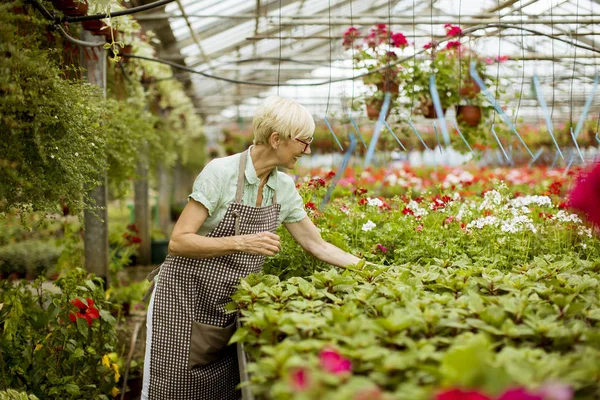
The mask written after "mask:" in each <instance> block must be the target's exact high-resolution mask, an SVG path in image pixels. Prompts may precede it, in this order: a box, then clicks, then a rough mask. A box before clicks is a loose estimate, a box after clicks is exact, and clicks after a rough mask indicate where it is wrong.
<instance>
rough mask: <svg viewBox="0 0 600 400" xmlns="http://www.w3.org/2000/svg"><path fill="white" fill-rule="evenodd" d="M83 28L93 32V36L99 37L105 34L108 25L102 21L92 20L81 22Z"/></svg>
mask: <svg viewBox="0 0 600 400" xmlns="http://www.w3.org/2000/svg"><path fill="white" fill-rule="evenodd" d="M81 26H82V27H83V29H85V30H86V31H90V32H92V34H97V35H100V34H103V33H104V30H105V29H107V28H105V27H106V26H107V25H106V24H105V23H104V21H102V20H101V19H90V20H86V21H81ZM100 32H102V33H100Z"/></svg>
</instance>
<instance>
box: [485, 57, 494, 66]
mask: <svg viewBox="0 0 600 400" xmlns="http://www.w3.org/2000/svg"><path fill="white" fill-rule="evenodd" d="M485 63H486V64H487V65H490V64H493V63H494V59H493V58H492V57H486V58H485Z"/></svg>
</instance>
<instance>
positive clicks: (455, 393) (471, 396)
mask: <svg viewBox="0 0 600 400" xmlns="http://www.w3.org/2000/svg"><path fill="white" fill-rule="evenodd" d="M435 400H491V399H490V398H489V397H488V396H486V395H485V394H481V393H479V392H475V391H462V390H460V389H451V390H447V391H445V392H441V393H438V394H436V395H435Z"/></svg>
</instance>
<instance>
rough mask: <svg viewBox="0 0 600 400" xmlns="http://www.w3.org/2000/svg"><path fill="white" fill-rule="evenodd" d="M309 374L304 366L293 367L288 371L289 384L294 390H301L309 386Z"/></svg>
mask: <svg viewBox="0 0 600 400" xmlns="http://www.w3.org/2000/svg"><path fill="white" fill-rule="evenodd" d="M310 382H311V379H310V374H309V372H308V370H307V369H306V368H302V367H300V368H295V369H293V370H292V371H291V372H290V385H291V386H292V389H293V390H295V391H296V392H303V391H305V390H307V389H308V388H309V387H310Z"/></svg>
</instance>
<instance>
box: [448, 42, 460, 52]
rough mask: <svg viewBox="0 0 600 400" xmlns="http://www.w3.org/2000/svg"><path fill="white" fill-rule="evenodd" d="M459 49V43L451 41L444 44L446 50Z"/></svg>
mask: <svg viewBox="0 0 600 400" xmlns="http://www.w3.org/2000/svg"><path fill="white" fill-rule="evenodd" d="M459 47H460V42H459V41H458V40H451V41H449V42H448V43H446V50H453V49H458V48H459Z"/></svg>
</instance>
